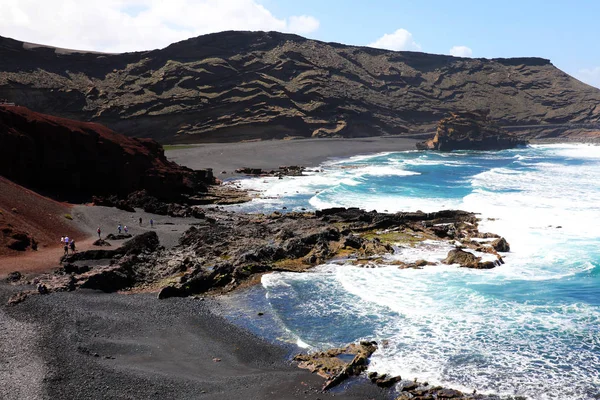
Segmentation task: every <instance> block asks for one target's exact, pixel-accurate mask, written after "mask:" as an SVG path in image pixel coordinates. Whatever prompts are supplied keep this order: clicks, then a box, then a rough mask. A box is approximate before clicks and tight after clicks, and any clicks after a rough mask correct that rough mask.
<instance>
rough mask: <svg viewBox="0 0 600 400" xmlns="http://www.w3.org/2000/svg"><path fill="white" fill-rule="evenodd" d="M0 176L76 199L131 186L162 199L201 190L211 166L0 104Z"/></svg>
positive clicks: (121, 192)
mask: <svg viewBox="0 0 600 400" xmlns="http://www.w3.org/2000/svg"><path fill="white" fill-rule="evenodd" d="M0 175H2V176H4V177H6V178H8V179H11V180H12V181H14V182H17V183H19V184H22V185H25V186H29V187H34V188H36V189H38V190H41V191H44V192H46V193H52V194H58V195H61V196H62V197H65V196H72V197H74V198H79V199H81V198H82V197H83V198H85V197H88V198H89V197H91V196H92V195H117V196H119V197H121V196H126V195H128V194H129V193H131V192H132V191H135V190H145V191H147V193H148V194H150V195H152V196H155V197H157V198H159V199H163V200H169V201H171V200H176V199H180V198H181V195H182V194H187V195H193V194H196V193H198V192H206V191H207V184H211V183H214V178H213V176H212V171H211V170H203V171H193V170H191V169H188V168H185V167H181V166H179V165H177V164H175V163H173V162H171V161H168V160H167V159H166V157H165V155H164V151H163V149H162V147H161V146H160V145H159V144H158V143H156V142H155V141H153V140H150V139H137V138H128V137H126V136H123V135H120V134H117V133H115V132H113V131H111V130H110V129H108V128H106V127H104V126H102V125H99V124H95V123H85V122H77V121H73V120H68V119H64V118H56V117H52V116H48V115H43V114H39V113H36V112H32V111H30V110H28V109H26V108H24V107H3V106H0Z"/></svg>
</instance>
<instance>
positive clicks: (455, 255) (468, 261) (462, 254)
mask: <svg viewBox="0 0 600 400" xmlns="http://www.w3.org/2000/svg"><path fill="white" fill-rule="evenodd" d="M479 260H480V258H479V257H477V256H475V254H473V253H469V252H468V251H464V250H462V249H454V250H450V251H449V252H448V255H447V256H446V259H445V260H443V261H442V262H443V263H444V264H460V266H461V267H465V268H477V264H478V263H479Z"/></svg>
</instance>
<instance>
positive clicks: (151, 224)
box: [138, 217, 154, 228]
mask: <svg viewBox="0 0 600 400" xmlns="http://www.w3.org/2000/svg"><path fill="white" fill-rule="evenodd" d="M138 221H139V223H140V226H142V221H143V220H142V217H140V219H139V220H138ZM153 227H154V220H153V219H152V218H150V228H153Z"/></svg>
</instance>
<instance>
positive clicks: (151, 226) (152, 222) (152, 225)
mask: <svg viewBox="0 0 600 400" xmlns="http://www.w3.org/2000/svg"><path fill="white" fill-rule="evenodd" d="M150 228H154V220H153V219H152V218H150Z"/></svg>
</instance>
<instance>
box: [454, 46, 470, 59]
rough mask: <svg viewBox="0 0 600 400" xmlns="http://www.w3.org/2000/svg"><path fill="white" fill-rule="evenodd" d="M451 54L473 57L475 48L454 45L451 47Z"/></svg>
mask: <svg viewBox="0 0 600 400" xmlns="http://www.w3.org/2000/svg"><path fill="white" fill-rule="evenodd" d="M450 55H453V56H454V57H471V56H472V55H473V50H471V49H470V48H468V47H467V46H454V47H453V48H451V49H450Z"/></svg>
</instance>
